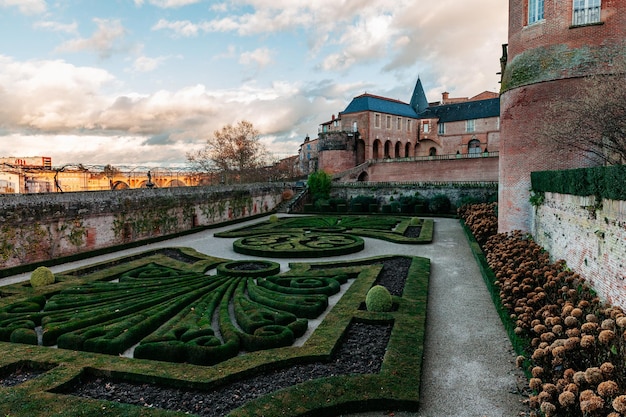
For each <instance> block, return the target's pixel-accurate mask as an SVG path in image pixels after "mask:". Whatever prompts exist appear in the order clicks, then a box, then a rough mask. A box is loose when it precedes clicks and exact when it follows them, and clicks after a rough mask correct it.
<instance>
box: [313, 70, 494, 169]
mask: <svg viewBox="0 0 626 417" xmlns="http://www.w3.org/2000/svg"><path fill="white" fill-rule="evenodd" d="M499 128H500V101H499V97H498V94H497V93H493V92H483V93H481V94H478V95H476V96H474V97H458V98H451V97H450V96H449V94H448V93H443V94H442V97H441V100H440V101H437V102H430V103H429V102H428V100H427V99H426V95H425V93H424V89H423V86H422V82H421V80H420V79H418V80H417V83H416V85H415V87H414V89H413V93H412V95H411V100H410V101H409V102H408V103H406V102H402V101H400V100H395V99H391V98H387V97H382V96H377V95H373V94H368V93H366V94H362V95H360V96H357V97H355V98H353V99H352V101H351V102H350V103H349V104H348V106H347V107H346V108H345V110H344V111H342V112H340V113H339V116H338V117H335V116H334V115H333V117H332V118H331V120H330V121H328V122H325V123H322V124H321V125H320V129H319V133H318V138H317V139H316V142H317V168H319V169H322V170H324V171H326V172H328V173H331V174H337V173H340V172H344V171H348V170H353V169H354V168H355V167H359V166H361V165H367V166H368V168H364V169H365V170H370V171H372V173H374V172H376V173H382V172H387V173H389V175H390V178H394V179H393V180H394V181H415V180H420V179H421V178H424V169H428V168H427V167H425V166H424V165H423V164H421V162H423V161H425V160H429V159H432V158H436V159H437V160H444V159H450V160H455V159H460V158H467V157H468V156H469V157H474V156H482V155H483V154H485V153H487V154H489V155H490V156H491V157H497V152H498V148H499V142H500V135H499ZM309 142H311V141H309ZM310 144H311V143H308V144H307V142H306V141H305V143H304V144H303V145H301V158H302V149H303V146H305V145H307V146H310ZM393 161H398V162H402V164H401V165H396V166H393V165H389V163H390V162H393ZM407 162H415V164H414V169H408V170H407ZM418 162H420V164H419V165H418V164H417V163H418ZM382 163H384V164H385V166H384V169H381V167H375V165H376V164H382ZM465 164H466V163H465ZM466 165H467V164H466ZM469 165H470V166H471V165H472V164H469ZM496 165H497V164H496ZM489 166H490V167H492V166H495V165H494V164H490V165H489ZM418 167H419V168H418ZM476 167H477V169H485V167H484V166H483V167H480V168H479V167H478V164H477V165H476ZM433 168H434V167H433ZM439 169H440V168H439ZM446 169H447V168H446ZM488 169H492V168H488ZM496 171H497V168H496ZM458 172H459V175H456V176H453V177H452V180H458V181H463V180H464V177H465V178H467V177H466V175H464V174H463V173H462V172H465V173H467V169H466V168H464V169H463V170H459V171H458ZM361 174H362V175H361V176H359V178H358V179H359V180H374V179H373V177H372V175H370V173H368V172H366V171H364V172H362V173H361ZM457 177H458V178H457ZM376 178H377V179H376V181H384V180H385V179H383V178H381V177H380V175H376ZM480 178H490V180H496V181H497V172H493V173H491V175H487V176H486V177H485V176H480ZM390 180H391V179H390ZM449 180H450V178H446V181H449Z"/></svg>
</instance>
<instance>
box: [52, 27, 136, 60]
mask: <svg viewBox="0 0 626 417" xmlns="http://www.w3.org/2000/svg"><path fill="white" fill-rule="evenodd" d="M93 21H94V23H95V24H96V25H97V29H96V31H95V32H94V33H93V35H92V36H91V37H90V38H77V39H72V40H70V41H67V42H65V43H63V44H62V45H60V46H59V47H58V48H57V51H58V52H81V51H95V52H97V53H98V55H100V57H102V58H108V57H110V56H111V55H112V54H113V53H114V52H116V51H117V50H119V49H121V47H120V46H119V41H120V40H122V39H123V38H124V36H125V35H126V29H124V26H122V22H121V21H120V20H119V19H98V18H94V19H93Z"/></svg>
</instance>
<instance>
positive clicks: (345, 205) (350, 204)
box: [304, 193, 452, 214]
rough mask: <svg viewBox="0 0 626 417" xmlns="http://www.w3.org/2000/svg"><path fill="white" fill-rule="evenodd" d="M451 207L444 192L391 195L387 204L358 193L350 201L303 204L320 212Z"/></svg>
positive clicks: (414, 210) (390, 211)
mask: <svg viewBox="0 0 626 417" xmlns="http://www.w3.org/2000/svg"><path fill="white" fill-rule="evenodd" d="M451 208H452V203H451V202H450V199H449V198H448V196H446V195H445V194H438V195H435V196H434V197H432V198H430V199H427V198H425V197H422V196H420V195H419V194H418V193H416V194H415V195H408V196H400V197H399V198H397V199H395V198H394V197H393V196H392V197H391V198H390V199H389V203H387V204H382V205H381V204H379V202H378V200H377V199H376V198H375V197H372V196H366V195H359V196H356V197H354V198H352V199H351V200H350V201H347V200H345V199H338V198H329V199H318V200H316V201H315V203H313V204H305V206H304V211H306V212H321V213H348V212H350V213H378V212H381V213H386V214H397V213H403V214H427V213H433V214H448V213H450V210H451Z"/></svg>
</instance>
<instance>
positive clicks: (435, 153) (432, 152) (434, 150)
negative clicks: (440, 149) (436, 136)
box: [428, 147, 437, 156]
mask: <svg viewBox="0 0 626 417" xmlns="http://www.w3.org/2000/svg"><path fill="white" fill-rule="evenodd" d="M435 155H437V148H434V147H433V148H430V149H429V150H428V156H435Z"/></svg>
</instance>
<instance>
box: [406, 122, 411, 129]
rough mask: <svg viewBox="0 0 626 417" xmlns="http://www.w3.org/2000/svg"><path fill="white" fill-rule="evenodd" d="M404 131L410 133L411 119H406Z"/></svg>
mask: <svg viewBox="0 0 626 417" xmlns="http://www.w3.org/2000/svg"><path fill="white" fill-rule="evenodd" d="M406 131H407V132H410V131H411V119H406Z"/></svg>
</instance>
